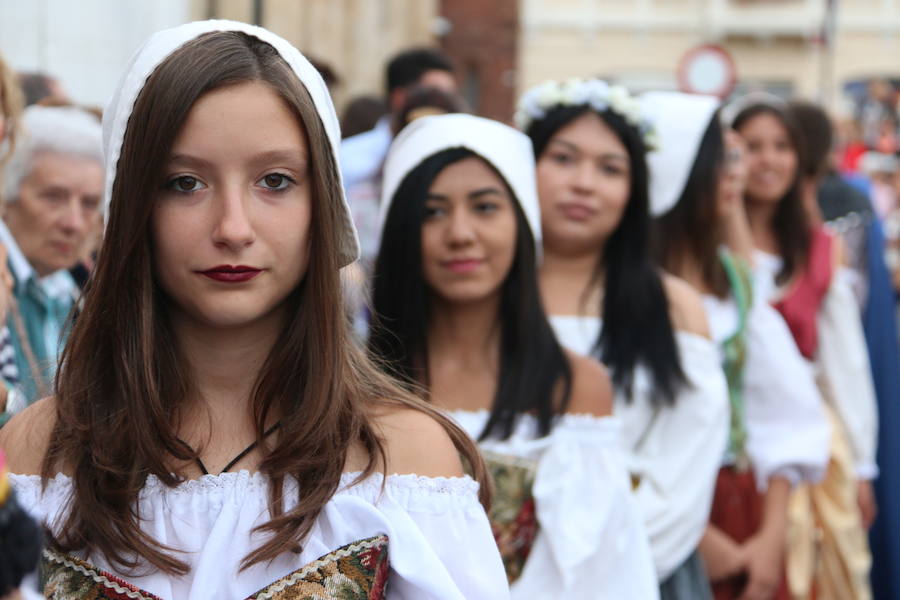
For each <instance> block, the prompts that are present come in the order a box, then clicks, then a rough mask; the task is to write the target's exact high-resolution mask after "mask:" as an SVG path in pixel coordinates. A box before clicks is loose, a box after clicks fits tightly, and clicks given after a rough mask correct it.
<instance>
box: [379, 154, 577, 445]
mask: <svg viewBox="0 0 900 600" xmlns="http://www.w3.org/2000/svg"><path fill="white" fill-rule="evenodd" d="M472 156H476V155H475V154H474V153H472V152H471V151H469V150H466V149H463V148H453V149H450V150H444V151H442V152H439V153H437V154H435V155H433V156H431V157H429V158H427V159H426V160H425V161H423V162H422V163H421V164H420V165H419V166H417V167H416V168H415V169H413V170H412V171H411V172H410V173H409V174H408V175H407V176H406V177H405V178H404V179H403V181H402V182H401V183H400V186H399V187H398V188H397V191H396V193H395V194H394V198H393V202H392V203H391V208H390V210H389V211H388V215H387V219H386V221H385V226H384V231H383V234H382V242H381V249H380V251H379V253H378V258H377V260H376V261H375V274H374V284H373V293H372V308H373V321H372V330H371V334H370V336H369V342H368V346H369V352H370V353H371V355H372V356H373V357H374V358H376V359H377V360H378V361H379V362H380V363H381V364H382V365H384V366H385V368H386V369H387V370H388V371H389V372H390V373H391V374H393V375H395V376H397V377H398V378H400V379H402V380H404V381H406V382H408V383H410V384H412V385H420V386H424V387H426V388H427V387H428V384H429V379H428V344H427V336H428V322H429V317H430V311H431V302H430V299H429V297H430V293H429V290H428V284H427V283H426V281H425V278H424V275H423V270H422V241H421V239H422V235H421V230H422V223H423V221H424V219H425V198H426V196H427V194H428V190H429V188H430V187H431V184H432V182H433V181H434V179H435V177H437V175H438V174H439V173H440V172H441V171H442V170H444V169H445V168H446V167H447V166H448V165H451V164H453V163H455V162H458V161H460V160H463V159H464V158H468V157H472ZM502 179H503V178H502V177H501V180H502ZM504 183H505V182H504ZM507 191H508V192H509V194H510V197H511V198H514V197H515V196H514V194H513V192H512V191H511V190H510V189H509V186H507ZM513 206H514V207H515V211H516V225H517V231H518V234H517V236H516V249H515V256H514V258H513V263H512V266H511V267H510V270H509V273H508V274H507V276H506V279H505V280H504V282H503V286H502V290H501V300H500V307H499V310H498V314H497V319H498V321H499V325H500V373H499V374H498V379H499V381H498V384H497V392H496V394H495V396H494V401H493V404H492V408H491V416H490V418H489V419H488V422H487V423H486V425H485V428H484V431H483V432H482V433H481V436H480V439H485V438H487V437H499V438H501V439H505V438H508V437H509V436H510V435H511V434H512V431H513V428H514V427H515V424H516V420H517V419H518V417H519V416H520V415H522V414H525V413H532V414H534V416H535V417H537V420H538V428H539V432H540V434H541V435H546V434H547V433H549V432H550V430H551V428H552V427H553V420H554V417H555V416H557V415H559V414H562V413H564V412H565V411H566V408H567V406H568V402H569V396H570V391H571V387H572V373H571V367H570V365H569V361H568V359H567V358H566V355H565V353H564V352H563V350H562V348H561V347H560V345H559V342H557V341H556V337H555V336H554V334H553V329H552V328H551V327H550V323H549V322H548V321H547V317H546V315H545V314H544V310H543V307H542V306H541V299H540V291H539V289H538V284H537V266H536V265H537V257H536V255H535V254H536V250H535V241H534V237H533V235H532V233H531V228H530V227H529V225H528V222H527V220H526V219H525V214H524V213H523V212H522V209H521V207H520V206H519V203H518V202H516V201H513Z"/></svg>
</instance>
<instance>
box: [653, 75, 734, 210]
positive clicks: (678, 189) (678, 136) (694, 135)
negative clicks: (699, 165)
mask: <svg viewBox="0 0 900 600" xmlns="http://www.w3.org/2000/svg"><path fill="white" fill-rule="evenodd" d="M640 103H641V106H642V107H643V111H644V114H645V115H647V118H649V119H651V120H652V121H653V124H654V128H655V130H656V136H657V139H658V140H659V142H658V144H657V147H656V149H654V150H653V151H651V152H649V153H648V154H647V167H648V170H649V172H650V213H651V214H652V215H653V216H654V217H658V216H661V215H664V214H666V213H667V212H669V211H670V210H671V209H672V208H673V207H674V206H675V204H676V203H677V202H678V199H679V198H680V197H681V194H682V192H683V191H684V186H685V185H686V184H687V180H688V177H689V176H690V174H691V169H692V168H693V166H694V161H695V160H696V158H697V152H699V150H700V142H701V141H703V134H704V133H706V130H707V129H708V128H709V124H710V123H711V122H712V119H713V116H714V115H715V114H716V111H717V110H718V108H719V101H718V100H717V99H716V98H714V97H712V96H700V95H697V94H683V93H681V92H647V93H645V94H643V95H642V96H641V97H640Z"/></svg>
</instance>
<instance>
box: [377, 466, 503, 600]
mask: <svg viewBox="0 0 900 600" xmlns="http://www.w3.org/2000/svg"><path fill="white" fill-rule="evenodd" d="M395 477H396V476H395ZM405 483H410V481H407V482H403V481H402V480H398V479H394V481H392V482H391V485H390V486H389V487H388V491H389V494H390V495H391V496H392V497H391V498H390V499H389V500H383V501H382V503H381V504H382V508H381V510H382V511H384V512H385V513H386V514H387V515H388V518H389V521H390V522H391V523H392V528H393V529H394V530H395V533H394V535H395V538H396V543H395V544H393V545H391V546H390V553H389V554H390V557H389V558H390V564H391V571H392V573H391V575H392V577H391V579H390V581H389V583H388V588H387V591H388V594H387V597H388V598H389V599H390V600H420V599H422V600H426V599H427V600H450V599H453V600H463V599H465V600H470V599H476V600H493V599H495V598H500V599H503V598H509V585H508V583H507V580H506V572H505V571H504V569H503V563H502V561H501V560H500V554H499V552H498V550H497V544H496V542H495V541H494V535H493V533H492V531H491V526H490V523H489V521H488V518H487V514H486V513H485V511H484V508H482V506H481V504H480V503H479V501H478V484H477V483H475V482H474V481H472V480H471V479H469V478H463V479H459V478H455V479H440V478H437V479H435V478H427V479H426V478H418V479H417V480H416V481H415V483H414V484H413V485H406V484H405ZM423 486H425V487H426V488H428V491H427V493H426V494H422V487H423ZM390 535H391V534H390V533H389V534H388V537H390Z"/></svg>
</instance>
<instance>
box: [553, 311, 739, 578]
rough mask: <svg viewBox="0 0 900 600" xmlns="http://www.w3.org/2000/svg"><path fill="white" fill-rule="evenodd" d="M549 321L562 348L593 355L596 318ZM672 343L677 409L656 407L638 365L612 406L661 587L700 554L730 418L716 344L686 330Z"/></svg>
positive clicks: (599, 323) (649, 382) (650, 387)
mask: <svg viewBox="0 0 900 600" xmlns="http://www.w3.org/2000/svg"><path fill="white" fill-rule="evenodd" d="M550 323H551V325H552V326H553V329H554V330H555V332H556V336H557V338H558V339H559V341H560V343H561V344H562V345H564V346H566V347H568V348H569V349H570V350H572V351H573V352H576V353H578V354H582V355H589V354H591V352H592V350H593V347H594V343H595V342H596V340H597V338H598V336H599V335H600V332H601V327H602V320H601V319H600V318H598V317H592V316H560V315H554V316H552V317H550ZM675 341H676V343H677V345H678V351H679V354H680V355H681V362H682V368H683V370H684V373H685V376H686V378H687V383H688V385H686V386H684V387H683V388H682V389H681V390H680V392H679V393H678V396H677V398H676V399H675V403H674V404H673V405H668V406H662V407H660V408H658V409H657V408H655V407H654V404H653V402H652V394H653V385H652V379H651V376H650V372H649V371H648V370H647V369H646V368H645V367H643V366H639V367H638V368H637V370H636V372H635V374H634V384H633V389H632V393H631V398H630V399H628V398H626V396H625V394H624V392H623V391H622V390H619V389H617V390H616V395H615V405H614V413H615V414H616V416H618V417H619V419H620V420H621V421H622V426H623V435H622V437H621V446H622V452H623V455H624V456H625V461H626V465H627V468H628V470H629V472H630V473H631V474H632V476H633V477H634V478H635V480H636V481H637V487H636V488H635V491H634V494H635V496H636V498H637V502H638V506H639V507H640V511H641V514H642V515H643V519H644V523H645V527H646V530H647V534H648V535H649V539H650V547H651V550H652V552H653V559H654V563H655V565H656V575H657V577H658V579H659V581H664V580H665V579H666V578H667V577H668V576H669V575H670V574H671V573H672V572H673V571H674V570H675V569H676V568H678V567H679V566H680V565H681V564H682V563H683V562H684V561H685V560H686V559H687V558H688V557H689V556H690V554H691V553H692V552H693V551H694V550H695V549H696V548H697V545H698V544H699V543H700V538H701V537H702V536H703V532H704V530H705V529H706V525H707V523H708V522H709V512H710V508H711V506H712V498H713V491H714V488H715V482H716V476H717V474H718V471H719V467H720V466H721V460H722V456H723V454H724V453H725V448H726V444H727V442H728V419H729V414H730V412H729V404H728V387H727V383H726V381H725V375H724V373H723V371H722V366H721V359H720V357H719V351H718V349H717V348H716V346H715V344H713V342H712V341H710V340H708V339H706V338H703V337H701V336H698V335H693V334H690V333H687V332H683V331H678V332H676V334H675Z"/></svg>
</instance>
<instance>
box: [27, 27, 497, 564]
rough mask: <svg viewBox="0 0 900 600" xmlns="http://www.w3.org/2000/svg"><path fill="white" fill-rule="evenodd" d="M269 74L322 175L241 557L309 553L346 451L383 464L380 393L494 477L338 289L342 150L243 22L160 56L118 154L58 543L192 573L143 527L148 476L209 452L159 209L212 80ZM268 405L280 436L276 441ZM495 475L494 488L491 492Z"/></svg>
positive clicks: (81, 366)
mask: <svg viewBox="0 0 900 600" xmlns="http://www.w3.org/2000/svg"><path fill="white" fill-rule="evenodd" d="M245 81H259V82H262V83H264V84H267V85H269V86H271V87H272V89H273V90H275V91H276V92H277V93H278V94H279V95H280V96H281V97H282V98H283V99H284V100H285V102H286V103H287V104H288V105H289V106H290V107H292V109H293V110H294V111H295V113H296V116H297V118H298V119H299V121H300V122H301V123H302V124H303V126H304V128H305V131H306V135H307V138H308V145H309V150H310V157H311V160H310V165H311V167H310V168H311V173H312V186H313V198H314V201H313V206H312V221H311V224H310V248H311V252H310V260H309V266H308V270H307V272H306V275H305V277H304V279H303V280H302V281H301V282H300V283H299V284H298V287H297V288H296V289H295V290H294V291H293V292H292V293H291V294H290V295H289V297H288V298H287V299H286V300H285V302H286V304H287V307H288V310H287V311H286V312H287V314H288V317H287V322H286V323H285V325H284V328H283V330H282V333H281V334H280V337H279V339H278V340H277V341H276V343H275V344H274V346H273V347H272V350H271V351H270V353H269V356H268V357H267V359H266V361H265V363H264V365H263V367H262V369H261V370H260V372H259V375H258V377H257V380H256V383H255V386H254V389H253V392H252V397H251V411H252V418H253V420H254V423H255V428H256V436H257V440H258V441H259V443H260V444H261V448H262V450H263V456H264V458H263V460H262V462H261V464H260V471H261V472H262V473H264V474H265V475H266V476H267V477H268V480H269V482H270V488H269V490H270V491H269V499H268V504H269V511H270V515H271V520H270V521H269V522H267V523H265V524H264V525H262V526H260V527H259V529H260V530H262V531H264V532H267V533H269V534H271V535H270V536H269V537H268V539H267V541H266V542H265V543H264V544H262V545H261V546H260V547H259V548H256V549H255V550H253V551H252V552H250V553H249V554H248V555H247V556H246V557H245V558H244V561H243V565H242V566H243V568H247V567H249V566H251V565H254V564H256V563H262V562H266V561H269V560H272V559H274V558H275V557H277V556H279V555H280V554H282V553H284V552H291V551H299V549H300V547H301V542H302V540H303V539H304V537H305V536H306V535H307V534H308V533H309V531H310V529H311V527H312V525H313V523H314V521H315V519H316V517H317V516H318V514H319V512H320V511H321V509H322V508H323V506H324V505H325V504H326V503H327V502H328V501H329V500H330V499H331V497H332V496H333V495H334V493H335V491H336V490H337V488H338V485H339V483H340V477H341V473H342V471H343V467H344V463H345V459H346V456H347V452H348V449H349V448H350V446H351V445H353V444H357V443H359V444H361V445H362V446H363V447H364V448H365V449H366V451H367V452H368V455H369V462H368V464H367V466H366V468H365V470H364V472H363V474H362V475H361V476H360V477H365V476H367V475H369V474H371V473H373V472H374V471H375V470H376V469H377V468H378V467H379V465H385V464H386V463H385V460H386V459H385V451H384V446H383V443H382V440H380V439H379V436H378V435H377V433H376V431H375V429H374V427H373V424H372V419H373V413H374V411H375V409H376V408H377V407H378V406H384V405H386V404H390V405H393V406H401V407H402V406H405V407H411V408H414V409H416V410H420V411H422V412H424V413H427V414H428V415H430V416H431V417H432V418H434V419H435V420H437V421H438V422H439V423H440V424H441V425H443V427H444V428H445V429H446V431H447V432H448V434H449V435H450V437H451V439H452V440H453V442H454V444H455V445H456V447H457V449H458V450H459V451H460V453H461V454H462V456H463V458H464V460H466V461H467V462H468V463H469V466H470V469H471V470H472V472H473V473H474V474H475V478H476V479H477V480H479V481H481V482H484V481H486V479H485V469H484V464H483V462H482V461H481V458H480V457H479V455H478V452H477V450H476V448H475V446H474V444H473V442H472V441H471V440H470V439H469V438H468V437H467V436H466V435H465V434H464V433H463V432H462V430H460V429H459V428H458V427H456V426H455V425H453V424H452V423H451V422H450V421H449V420H448V419H447V418H446V417H444V416H442V415H441V414H440V413H439V412H438V411H437V410H435V409H433V408H431V407H429V406H428V405H427V404H425V403H424V402H422V401H420V400H418V399H417V398H415V397H413V396H411V395H410V394H409V393H408V392H405V391H404V390H403V389H402V388H401V387H400V386H398V385H397V384H396V383H394V381H393V380H391V379H389V378H387V377H385V376H384V375H382V374H381V373H380V371H379V370H378V369H377V368H376V367H374V365H372V364H371V363H370V362H369V361H368V359H366V357H365V356H364V355H363V354H362V353H361V351H360V350H358V349H357V348H356V347H355V346H354V344H353V343H352V341H351V337H350V334H349V327H348V325H349V324H348V322H347V320H346V318H345V315H344V313H343V309H342V302H341V301H340V293H341V292H340V280H339V263H338V252H337V246H338V233H337V232H338V231H339V227H338V225H337V224H338V223H339V219H340V217H341V212H340V211H341V210H342V209H341V208H340V207H341V197H340V194H341V191H340V183H339V179H338V174H337V167H336V164H335V159H334V156H333V155H332V152H331V150H330V148H329V145H328V141H327V137H326V134H325V131H324V128H323V125H322V122H321V120H320V118H319V115H318V113H317V112H316V110H315V108H314V105H313V102H312V100H311V98H310V96H309V94H308V92H307V91H306V89H305V88H304V87H303V85H302V84H301V83H300V81H299V80H298V78H297V76H296V75H295V74H294V72H293V71H292V70H291V69H290V67H289V66H288V65H287V63H286V62H285V61H284V60H283V59H282V58H281V57H280V56H279V55H278V53H277V52H276V51H275V50H274V48H272V46H270V45H269V44H266V43H265V42H262V41H259V40H257V39H256V38H254V37H251V36H249V35H246V34H243V33H237V32H216V33H210V34H206V35H203V36H201V37H198V38H196V39H194V40H193V41H191V42H188V43H187V44H185V45H184V46H183V47H181V48H180V49H179V50H177V51H175V52H174V53H173V54H171V55H170V56H169V57H168V58H167V59H166V60H165V61H164V62H162V63H161V64H160V65H159V66H158V67H157V68H156V70H155V71H154V72H153V74H152V75H151V76H150V78H149V79H148V80H147V82H146V84H145V85H144V87H143V89H142V91H141V93H140V95H139V96H138V99H137V101H136V103H135V107H134V111H133V113H132V115H131V118H130V121H129V123H128V128H127V131H126V133H125V138H124V142H123V146H122V153H121V157H120V159H119V162H118V165H117V168H116V178H115V183H114V185H113V191H112V202H111V206H110V211H109V221H108V228H107V232H106V237H105V239H104V242H103V247H102V249H101V252H100V257H99V261H98V263H97V267H96V273H95V276H94V279H93V280H92V281H91V282H90V283H89V284H88V285H87V288H86V290H85V302H84V309H83V311H82V312H81V314H80V315H79V317H78V320H77V321H76V322H75V324H74V328H73V330H72V333H71V335H70V338H69V341H68V344H67V345H66V348H65V350H64V351H63V354H62V360H61V365H60V369H59V372H58V375H57V378H56V403H57V422H56V425H55V428H54V430H53V433H52V438H51V442H50V446H49V449H48V452H47V454H46V455H45V457H44V460H43V465H42V473H41V474H42V477H43V480H44V484H45V485H46V482H47V481H48V479H49V478H50V477H51V476H52V475H53V474H54V473H55V472H56V471H57V470H58V469H59V468H60V467H63V466H64V467H66V468H68V469H70V470H71V472H72V483H73V498H72V504H71V510H70V511H69V513H68V515H67V516H66V518H65V520H64V521H63V522H62V523H60V524H59V527H58V531H59V533H58V534H57V535H56V536H55V538H54V539H53V540H52V543H54V544H55V545H56V546H57V547H58V548H59V549H60V550H62V551H72V550H81V549H86V550H87V551H89V552H91V551H95V550H96V551H99V552H102V553H103V554H104V555H105V556H106V557H107V558H108V559H109V560H110V561H114V562H115V563H118V564H119V565H121V566H122V567H125V568H128V569H135V568H137V567H138V566H141V565H144V566H146V564H147V563H149V565H152V566H153V567H156V568H158V569H160V570H162V571H164V572H168V573H171V574H183V573H186V572H187V571H188V566H187V565H186V564H185V563H184V562H182V561H180V560H178V558H176V557H175V556H173V554H172V551H173V550H176V549H172V548H167V547H165V546H163V545H161V544H160V543H158V542H157V541H156V540H154V539H153V538H152V537H151V536H150V535H148V534H147V533H145V532H143V531H142V530H141V528H140V526H139V517H140V516H141V515H138V514H136V511H135V510H134V504H135V502H136V501H137V499H138V494H139V492H140V490H141V489H142V487H143V486H144V484H145V481H146V479H147V477H148V476H150V475H154V476H156V477H158V478H159V480H160V481H161V482H162V483H163V484H165V485H167V486H169V487H173V486H176V485H178V484H179V483H181V482H182V481H184V477H183V476H182V475H180V474H177V473H172V472H171V470H170V466H171V465H172V464H173V460H176V461H187V460H191V459H193V458H194V457H195V456H196V454H195V453H194V452H193V451H191V450H189V449H187V448H185V447H184V446H183V445H181V444H180V443H179V442H178V439H177V437H176V435H177V431H178V424H179V419H180V409H181V407H182V403H183V400H184V398H185V397H186V396H187V394H188V393H189V392H190V391H191V378H190V373H189V372H188V369H187V368H186V366H185V363H184V361H183V360H181V357H180V355H179V349H178V348H177V346H176V344H175V343H174V335H173V333H172V330H171V324H170V322H169V319H168V318H167V313H166V302H167V301H166V297H165V295H164V293H163V292H162V291H161V290H160V288H159V286H158V284H157V282H156V281H155V279H154V276H153V258H152V256H153V254H152V248H151V240H150V235H149V225H148V223H149V218H150V214H151V210H152V206H153V199H154V195H155V193H156V191H157V190H158V189H159V188H160V185H161V184H162V179H163V176H164V173H163V171H162V169H163V166H164V164H165V162H166V160H167V158H168V154H169V152H170V150H171V147H172V144H173V142H174V139H175V137H176V136H177V134H178V131H179V129H180V128H181V125H182V123H183V122H184V120H185V118H186V117H187V115H188V113H189V111H190V109H191V107H192V106H193V104H194V103H195V102H196V101H197V99H198V98H200V97H201V96H202V95H203V94H205V93H207V92H209V91H211V90H214V89H217V88H220V87H223V86H227V85H231V84H235V83H239V82H245ZM270 415H275V416H277V417H280V419H281V421H280V422H281V430H280V435H279V436H278V438H277V440H275V441H272V442H271V443H269V444H266V443H265V440H264V439H263V428H264V424H265V423H266V422H267V418H268V417H269V416H270ZM286 478H294V479H295V480H296V481H297V483H298V490H302V495H301V494H300V492H299V491H298V496H299V497H298V498H297V501H298V502H297V505H296V507H295V508H293V509H291V510H290V511H285V510H284V500H285V498H284V481H285V479H286ZM488 494H489V491H488V487H487V485H483V486H482V495H481V499H482V502H483V503H485V504H487V502H488V500H489V498H488Z"/></svg>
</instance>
